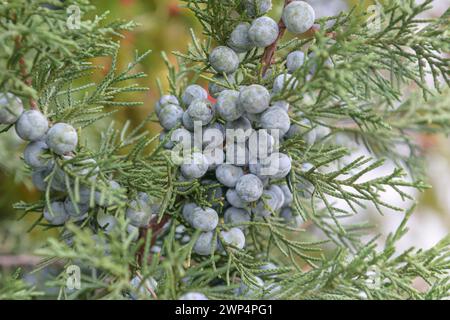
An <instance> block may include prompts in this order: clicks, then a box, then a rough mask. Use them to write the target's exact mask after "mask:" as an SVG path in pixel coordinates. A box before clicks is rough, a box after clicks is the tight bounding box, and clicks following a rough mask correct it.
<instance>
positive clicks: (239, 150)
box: [226, 141, 250, 167]
mask: <svg viewBox="0 0 450 320" xmlns="http://www.w3.org/2000/svg"><path fill="white" fill-rule="evenodd" d="M226 147H227V148H226V152H227V158H226V162H227V163H228V164H232V165H235V166H238V167H245V166H247V165H248V164H249V163H250V151H249V150H248V148H247V146H246V143H245V142H244V143H243V142H240V141H239V142H236V143H228V142H227V146H226Z"/></svg>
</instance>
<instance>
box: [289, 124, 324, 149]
mask: <svg viewBox="0 0 450 320" xmlns="http://www.w3.org/2000/svg"><path fill="white" fill-rule="evenodd" d="M300 135H301V136H302V138H303V140H304V141H305V142H306V143H307V144H308V145H312V144H314V143H315V142H316V140H317V131H316V130H315V128H313V125H312V123H311V121H309V120H308V119H303V120H302V121H300V124H292V125H291V127H290V128H289V131H288V132H287V133H286V138H293V137H295V136H300Z"/></svg>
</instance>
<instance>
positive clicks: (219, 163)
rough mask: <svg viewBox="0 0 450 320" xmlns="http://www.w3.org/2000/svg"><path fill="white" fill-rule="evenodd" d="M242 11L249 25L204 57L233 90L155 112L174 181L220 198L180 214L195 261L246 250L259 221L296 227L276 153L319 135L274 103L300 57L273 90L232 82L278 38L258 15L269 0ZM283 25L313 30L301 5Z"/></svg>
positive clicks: (160, 105)
mask: <svg viewBox="0 0 450 320" xmlns="http://www.w3.org/2000/svg"><path fill="white" fill-rule="evenodd" d="M243 4H244V6H245V11H246V13H247V15H249V16H250V17H254V18H255V19H254V20H253V22H252V23H251V24H250V23H240V24H238V25H237V26H236V27H235V29H234V30H233V32H232V33H231V35H230V38H229V41H228V42H227V45H226V46H219V47H216V48H214V49H213V50H212V52H211V53H210V55H209V64H210V67H211V68H212V69H213V70H214V71H215V72H216V75H215V78H216V79H217V80H218V81H222V80H223V79H224V78H226V80H227V82H228V83H230V82H231V84H232V85H233V86H234V87H235V88H236V89H229V88H225V87H222V86H220V85H217V83H216V82H211V83H210V85H209V90H208V91H209V92H208V91H207V90H205V89H204V88H202V87H201V86H199V85H195V84H194V85H190V86H188V87H187V88H186V89H185V90H184V92H183V93H182V94H181V96H180V97H176V96H174V95H165V96H162V97H161V99H160V100H159V101H158V102H157V104H156V106H155V112H156V114H157V116H158V119H159V122H160V124H161V126H162V127H163V128H164V131H163V132H162V133H161V136H160V140H161V142H162V143H163V145H164V147H165V148H166V149H170V150H172V155H173V159H174V161H178V164H179V165H180V171H181V175H180V177H179V179H180V180H181V181H193V180H196V179H199V180H200V183H201V184H202V185H205V184H214V185H219V187H217V188H214V192H213V194H212V195H211V197H213V198H216V199H221V200H222V201H221V203H222V205H221V206H217V205H211V206H210V207H205V206H201V205H198V204H197V203H195V202H192V201H190V200H186V203H184V205H183V207H182V216H183V219H184V222H185V224H186V225H187V226H188V227H191V228H192V229H193V230H197V231H200V232H201V233H200V236H199V237H198V238H197V240H196V243H195V245H194V248H193V251H194V252H195V253H196V254H198V255H201V256H207V255H211V254H212V253H213V252H214V250H219V251H220V252H222V253H225V252H226V250H227V249H239V250H242V249H244V248H245V245H246V229H247V228H246V227H247V226H248V225H249V223H251V221H254V220H257V219H263V218H267V217H269V216H275V215H278V216H280V217H282V218H284V219H285V221H286V222H287V223H290V224H291V223H292V224H294V225H295V226H298V225H299V223H300V221H299V219H298V218H297V217H295V216H294V214H293V212H292V208H291V206H292V202H293V194H292V192H291V189H290V187H289V186H288V181H287V180H288V179H287V177H288V176H289V174H290V172H291V168H292V163H291V158H290V157H289V155H288V154H285V153H282V152H279V146H280V144H281V143H282V142H283V141H284V140H285V139H289V138H292V137H294V136H297V135H302V136H303V137H304V140H306V141H307V142H308V143H311V144H312V143H314V141H315V140H316V139H317V136H318V135H320V134H321V133H320V132H319V130H317V129H314V128H312V124H311V123H310V122H308V121H304V122H303V123H301V124H294V123H291V118H290V116H289V112H290V110H289V109H290V105H289V103H288V102H287V101H284V100H280V101H274V99H273V97H275V96H276V95H277V94H278V93H280V92H281V91H282V90H284V89H285V88H286V87H288V88H289V89H295V87H296V86H297V85H298V82H297V81H296V79H295V77H294V76H293V75H292V74H293V73H294V72H295V71H296V70H298V69H299V68H301V67H302V66H303V65H304V61H305V56H304V53H303V52H302V51H294V52H291V53H290V54H289V55H288V57H287V61H286V67H287V72H286V73H285V74H282V75H279V76H277V77H275V78H274V82H273V86H271V88H266V87H265V86H263V85H260V84H249V85H242V84H237V83H236V80H235V77H234V74H235V73H236V71H237V70H238V69H239V66H240V63H241V62H240V56H239V55H240V54H241V53H245V52H246V51H249V50H251V49H253V48H255V47H257V48H265V47H267V46H270V45H271V44H273V43H274V42H275V41H276V40H277V38H278V35H279V26H278V24H277V23H276V22H275V21H274V20H273V19H271V18H269V17H267V16H262V15H263V14H265V13H266V12H268V11H269V10H270V9H271V7H272V2H271V1H270V0H257V1H255V0H248V1H244V2H243ZM282 19H283V22H284V24H285V26H286V28H287V29H288V30H289V31H290V32H292V33H294V34H300V33H304V32H306V31H307V30H309V29H310V28H311V27H312V26H313V23H314V20H315V14H314V10H313V9H312V7H311V6H310V5H309V4H307V3H306V2H304V1H294V2H291V3H290V4H288V5H287V6H286V7H285V8H284V11H283V17H282ZM302 168H303V170H305V171H309V170H312V169H313V166H312V165H311V164H304V165H303V166H302ZM299 187H300V188H301V190H302V192H301V193H300V195H301V196H304V197H308V196H310V195H311V193H312V186H311V185H310V184H308V183H307V182H304V183H302V184H301V185H300V186H299ZM217 231H219V232H217ZM214 239H216V241H214ZM261 281H262V280H261ZM247 289H248V288H247ZM241 291H246V290H244V289H242V290H241ZM247 291H248V290H247ZM192 296H197V294H193V295H192ZM188 297H190V295H189V294H188V295H186V297H185V298H188Z"/></svg>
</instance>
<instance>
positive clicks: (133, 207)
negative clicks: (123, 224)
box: [126, 199, 153, 228]
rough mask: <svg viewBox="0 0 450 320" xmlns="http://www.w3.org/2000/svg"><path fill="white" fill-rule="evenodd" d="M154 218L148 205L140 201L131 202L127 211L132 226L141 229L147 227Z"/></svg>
mask: <svg viewBox="0 0 450 320" xmlns="http://www.w3.org/2000/svg"><path fill="white" fill-rule="evenodd" d="M152 216H153V214H152V210H151V208H150V207H149V206H148V204H147V203H145V202H144V201H142V200H139V199H138V200H133V201H131V202H130V204H129V206H128V209H127V211H126V217H127V218H128V220H129V221H130V224H132V225H133V226H135V227H140V228H142V227H146V226H147V225H148V224H149V222H150V219H151V218H152Z"/></svg>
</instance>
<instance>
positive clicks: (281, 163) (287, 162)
mask: <svg viewBox="0 0 450 320" xmlns="http://www.w3.org/2000/svg"><path fill="white" fill-rule="evenodd" d="M278 155H279V158H278V161H277V162H278V169H277V173H276V174H275V175H274V176H272V178H273V179H282V178H285V177H287V175H288V174H289V173H290V172H291V168H292V160H291V158H290V157H289V156H288V155H286V154H284V153H279V154H278Z"/></svg>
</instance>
